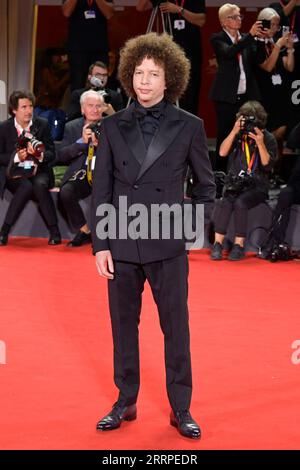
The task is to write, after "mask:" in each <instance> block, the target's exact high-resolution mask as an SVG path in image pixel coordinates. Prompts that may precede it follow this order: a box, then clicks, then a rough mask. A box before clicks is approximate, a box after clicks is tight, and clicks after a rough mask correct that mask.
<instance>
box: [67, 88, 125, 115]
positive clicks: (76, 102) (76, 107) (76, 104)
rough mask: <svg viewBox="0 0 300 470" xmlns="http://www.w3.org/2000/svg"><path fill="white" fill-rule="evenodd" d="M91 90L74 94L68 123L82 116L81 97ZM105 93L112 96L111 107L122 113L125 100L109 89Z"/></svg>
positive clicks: (82, 89)
mask: <svg viewBox="0 0 300 470" xmlns="http://www.w3.org/2000/svg"><path fill="white" fill-rule="evenodd" d="M91 89H92V88H80V89H78V90H74V91H73V92H72V95H71V100H70V104H69V106H68V109H67V112H66V114H67V120H68V121H73V119H77V118H79V117H80V116H81V106H80V97H81V95H82V93H84V92H85V91H88V90H91ZM105 91H106V92H107V93H108V94H109V95H110V97H111V105H112V107H113V108H114V110H115V111H120V110H121V109H123V108H124V103H123V98H122V95H121V94H120V93H118V92H117V91H115V90H110V89H108V88H106V89H105Z"/></svg>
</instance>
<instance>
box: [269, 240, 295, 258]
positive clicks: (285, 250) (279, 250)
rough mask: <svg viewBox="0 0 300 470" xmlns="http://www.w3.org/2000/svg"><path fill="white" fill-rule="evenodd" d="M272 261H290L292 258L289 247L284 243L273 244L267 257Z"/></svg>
mask: <svg viewBox="0 0 300 470" xmlns="http://www.w3.org/2000/svg"><path fill="white" fill-rule="evenodd" d="M266 259H268V260H269V261H271V262H272V263H275V262H276V261H290V260H291V259H293V255H292V253H291V249H290V247H289V246H288V245H287V244H285V243H280V244H278V245H277V244H275V245H273V247H272V250H271V251H270V253H269V254H268V256H267V258H266Z"/></svg>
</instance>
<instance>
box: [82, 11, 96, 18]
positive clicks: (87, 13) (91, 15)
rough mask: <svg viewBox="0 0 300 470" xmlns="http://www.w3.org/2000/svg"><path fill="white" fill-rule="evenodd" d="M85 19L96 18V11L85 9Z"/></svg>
mask: <svg viewBox="0 0 300 470" xmlns="http://www.w3.org/2000/svg"><path fill="white" fill-rule="evenodd" d="M84 16H85V19H86V20H94V19H95V18H96V12H95V11H94V10H87V11H85V12H84Z"/></svg>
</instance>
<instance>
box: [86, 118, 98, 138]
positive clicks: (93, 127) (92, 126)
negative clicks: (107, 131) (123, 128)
mask: <svg viewBox="0 0 300 470" xmlns="http://www.w3.org/2000/svg"><path fill="white" fill-rule="evenodd" d="M87 128H88V129H91V131H92V132H93V133H94V134H95V136H96V139H97V140H100V134H101V121H97V122H93V123H92V124H90V125H89V126H88V127H87Z"/></svg>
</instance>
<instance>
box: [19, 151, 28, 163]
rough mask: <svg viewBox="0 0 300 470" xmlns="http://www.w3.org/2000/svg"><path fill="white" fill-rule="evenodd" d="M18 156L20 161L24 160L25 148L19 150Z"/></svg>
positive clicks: (25, 155)
mask: <svg viewBox="0 0 300 470" xmlns="http://www.w3.org/2000/svg"><path fill="white" fill-rule="evenodd" d="M18 157H19V160H20V162H24V160H26V157H27V149H21V150H19V151H18Z"/></svg>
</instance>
